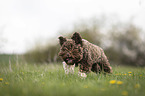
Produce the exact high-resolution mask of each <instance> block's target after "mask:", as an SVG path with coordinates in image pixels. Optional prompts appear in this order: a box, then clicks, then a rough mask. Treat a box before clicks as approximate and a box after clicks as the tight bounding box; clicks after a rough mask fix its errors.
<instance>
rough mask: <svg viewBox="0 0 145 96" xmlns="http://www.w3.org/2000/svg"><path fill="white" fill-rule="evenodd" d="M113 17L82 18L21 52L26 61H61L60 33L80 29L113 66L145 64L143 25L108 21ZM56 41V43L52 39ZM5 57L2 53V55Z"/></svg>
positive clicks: (70, 33)
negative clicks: (47, 39) (98, 47)
mask: <svg viewBox="0 0 145 96" xmlns="http://www.w3.org/2000/svg"><path fill="white" fill-rule="evenodd" d="M109 20H110V18H107V17H101V18H97V17H93V18H90V19H85V20H83V19H82V20H80V21H77V22H75V23H74V24H73V26H72V27H71V28H62V29H60V31H59V32H58V34H57V36H56V38H53V39H52V40H50V41H49V42H48V43H47V44H45V45H44V44H43V45H42V44H41V43H39V42H37V43H36V45H35V46H34V47H33V48H31V49H30V50H28V51H27V52H26V53H25V54H22V55H19V57H21V58H23V60H24V61H25V62H33V63H36V64H44V63H46V64H49V63H56V62H62V61H61V59H60V58H59V56H58V52H59V49H60V45H59V43H58V36H60V35H62V36H64V37H66V38H70V37H71V35H72V34H73V33H74V32H79V33H80V34H81V36H82V38H83V39H86V40H88V41H89V42H91V43H93V44H96V45H98V46H100V47H102V48H103V49H104V51H105V53H106V55H107V57H108V59H109V61H110V62H111V64H114V65H130V66H145V63H144V62H145V39H144V32H143V30H142V29H141V28H139V27H138V26H136V25H134V24H133V23H132V22H131V21H128V22H119V20H118V21H117V22H115V23H108V21H109ZM52 41H53V44H51V43H50V42H52ZM1 56H2V55H1Z"/></svg>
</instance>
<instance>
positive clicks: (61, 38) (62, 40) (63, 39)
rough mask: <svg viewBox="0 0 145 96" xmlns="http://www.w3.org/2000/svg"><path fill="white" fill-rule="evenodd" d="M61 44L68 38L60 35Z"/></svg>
mask: <svg viewBox="0 0 145 96" xmlns="http://www.w3.org/2000/svg"><path fill="white" fill-rule="evenodd" d="M58 39H59V44H60V45H61V46H62V45H63V43H64V42H66V38H64V37H62V36H60V37H59V38H58Z"/></svg>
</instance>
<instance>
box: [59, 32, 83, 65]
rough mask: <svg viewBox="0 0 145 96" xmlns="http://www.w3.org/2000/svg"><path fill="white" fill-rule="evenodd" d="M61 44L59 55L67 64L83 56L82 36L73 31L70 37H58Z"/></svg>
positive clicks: (71, 63) (75, 61)
mask: <svg viewBox="0 0 145 96" xmlns="http://www.w3.org/2000/svg"><path fill="white" fill-rule="evenodd" d="M59 43H60V45H61V48H60V52H59V56H60V57H61V58H62V59H63V60H64V61H65V62H66V63H67V64H68V65H73V64H74V63H77V62H79V61H80V60H81V59H82V58H83V48H82V45H83V44H82V38H81V36H80V34H79V33H77V32H75V33H74V34H73V36H72V37H71V39H66V38H64V37H62V36H60V37H59Z"/></svg>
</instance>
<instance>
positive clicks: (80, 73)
mask: <svg viewBox="0 0 145 96" xmlns="http://www.w3.org/2000/svg"><path fill="white" fill-rule="evenodd" d="M78 76H80V77H81V78H86V77H87V75H86V73H82V72H79V73H78Z"/></svg>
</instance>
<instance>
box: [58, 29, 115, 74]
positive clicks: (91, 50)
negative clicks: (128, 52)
mask: <svg viewBox="0 0 145 96" xmlns="http://www.w3.org/2000/svg"><path fill="white" fill-rule="evenodd" d="M59 41H60V45H61V48H60V52H59V56H60V57H61V58H62V60H64V61H65V62H66V63H67V64H68V65H73V64H76V65H77V64H79V68H80V69H79V70H80V72H85V73H89V72H90V71H93V72H96V73H98V72H99V73H100V72H101V71H103V72H107V73H112V68H111V66H110V63H109V62H108V59H107V57H106V55H105V53H104V51H103V49H102V48H100V47H99V46H97V45H94V44H92V43H90V42H88V41H87V40H85V39H82V38H81V36H80V34H79V33H77V32H75V33H74V34H73V36H72V38H71V39H66V38H64V37H62V36H61V37H59Z"/></svg>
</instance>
